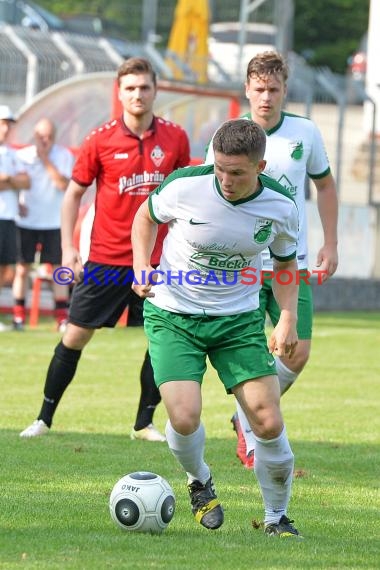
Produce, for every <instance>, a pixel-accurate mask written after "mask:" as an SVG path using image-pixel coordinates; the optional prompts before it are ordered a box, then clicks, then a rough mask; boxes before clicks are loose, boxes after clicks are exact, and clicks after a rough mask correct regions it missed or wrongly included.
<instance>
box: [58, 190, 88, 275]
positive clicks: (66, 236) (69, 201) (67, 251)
mask: <svg viewBox="0 0 380 570" xmlns="http://www.w3.org/2000/svg"><path fill="white" fill-rule="evenodd" d="M86 190H87V187H86V186H81V185H80V184H77V182H74V180H71V181H70V183H69V185H68V187H67V191H66V193H65V196H64V198H63V202H62V211H61V244H62V266H63V267H68V268H69V269H71V270H72V271H73V272H74V276H75V281H78V280H79V275H80V272H81V271H82V270H83V264H82V259H81V256H80V254H79V251H78V250H77V249H76V247H75V246H74V243H73V235H74V228H75V224H76V221H77V218H78V212H79V206H80V201H81V198H82V196H83V194H84V193H85V191H86Z"/></svg>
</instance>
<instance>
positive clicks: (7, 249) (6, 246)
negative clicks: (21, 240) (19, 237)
mask: <svg viewBox="0 0 380 570" xmlns="http://www.w3.org/2000/svg"><path fill="white" fill-rule="evenodd" d="M16 253H17V249H16V224H15V222H14V221H13V220H0V265H14V264H15V263H16V259H17V255H16Z"/></svg>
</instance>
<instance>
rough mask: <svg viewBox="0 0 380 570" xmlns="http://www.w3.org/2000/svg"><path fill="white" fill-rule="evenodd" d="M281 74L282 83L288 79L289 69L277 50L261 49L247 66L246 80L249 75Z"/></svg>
mask: <svg viewBox="0 0 380 570" xmlns="http://www.w3.org/2000/svg"><path fill="white" fill-rule="evenodd" d="M274 74H275V75H282V78H283V80H284V83H286V82H287V80H288V75H289V69H288V65H287V63H286V61H285V59H284V58H283V57H282V55H281V54H280V53H278V52H277V51H263V52H261V53H258V54H257V55H255V56H254V57H253V58H252V59H251V61H250V62H249V63H248V66H247V81H249V79H250V78H251V77H262V76H263V75H264V76H265V75H274Z"/></svg>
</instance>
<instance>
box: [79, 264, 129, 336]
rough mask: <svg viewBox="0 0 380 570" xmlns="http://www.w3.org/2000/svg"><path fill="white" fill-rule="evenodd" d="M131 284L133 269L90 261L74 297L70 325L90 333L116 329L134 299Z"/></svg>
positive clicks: (86, 265) (85, 267)
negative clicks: (87, 330) (100, 329)
mask: <svg viewBox="0 0 380 570" xmlns="http://www.w3.org/2000/svg"><path fill="white" fill-rule="evenodd" d="M132 283H133V270H132V268H131V267H123V266H120V265H104V264H101V263H94V262H92V261H87V262H86V263H85V264H84V272H83V279H82V281H81V282H80V283H78V284H77V285H75V287H74V289H73V292H72V295H71V301H70V308H69V322H70V323H72V324H74V325H77V326H79V327H83V328H87V329H99V328H101V327H114V326H115V325H116V323H117V322H118V320H119V319H120V317H121V315H122V314H123V311H124V309H125V308H126V307H127V306H128V305H129V304H130V301H131V298H132V294H133V295H134V296H135V294H134V293H133V291H132V289H131V287H132Z"/></svg>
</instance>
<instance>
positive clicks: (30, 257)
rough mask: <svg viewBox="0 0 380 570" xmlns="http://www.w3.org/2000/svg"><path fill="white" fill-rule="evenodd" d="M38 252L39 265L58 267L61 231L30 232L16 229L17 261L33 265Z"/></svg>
mask: <svg viewBox="0 0 380 570" xmlns="http://www.w3.org/2000/svg"><path fill="white" fill-rule="evenodd" d="M37 250H39V251H40V252H41V253H40V257H39V260H38V261H39V262H40V263H51V264H52V265H60V263H61V260H62V250H61V230H59V229H58V230H32V229H29V228H28V229H26V228H19V227H18V228H17V261H20V262H21V263H34V261H35V257H36V251H37Z"/></svg>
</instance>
